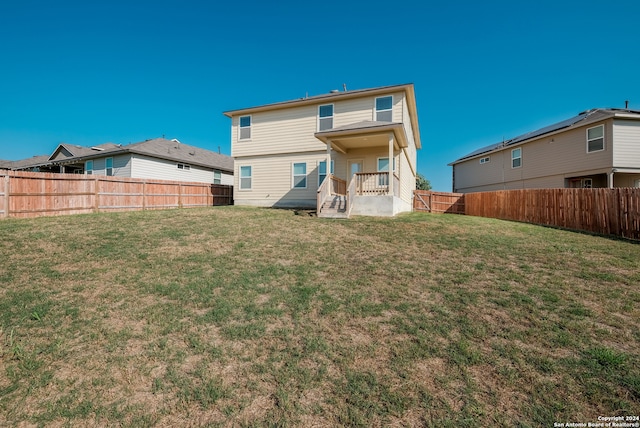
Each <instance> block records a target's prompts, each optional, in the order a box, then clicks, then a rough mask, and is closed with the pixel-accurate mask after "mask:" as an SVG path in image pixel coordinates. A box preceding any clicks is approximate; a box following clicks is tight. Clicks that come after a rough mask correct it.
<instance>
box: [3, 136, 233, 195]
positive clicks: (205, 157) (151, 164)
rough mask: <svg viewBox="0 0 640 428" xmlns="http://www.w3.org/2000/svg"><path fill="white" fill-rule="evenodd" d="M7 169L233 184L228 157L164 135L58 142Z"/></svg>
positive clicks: (231, 166)
mask: <svg viewBox="0 0 640 428" xmlns="http://www.w3.org/2000/svg"><path fill="white" fill-rule="evenodd" d="M8 168H9V169H14V170H27V171H41V172H60V173H71V174H73V173H76V174H97V175H107V176H115V177H131V178H151V179H162V180H175V181H192V182H200V183H214V184H226V185H233V159H232V158H231V157H230V156H226V155H222V154H219V153H215V152H212V151H210V150H204V149H201V148H198V147H193V146H188V145H186V144H182V143H180V142H179V141H178V140H175V139H174V140H167V139H164V138H155V139H152V140H147V141H143V142H140V143H134V144H128V145H121V144H113V143H106V144H101V145H98V146H93V147H82V146H76V145H72V144H60V145H59V146H58V147H57V148H56V150H55V151H54V152H53V154H51V155H50V156H35V157H33V158H29V159H24V160H20V161H13V162H11V163H10V165H9V166H8Z"/></svg>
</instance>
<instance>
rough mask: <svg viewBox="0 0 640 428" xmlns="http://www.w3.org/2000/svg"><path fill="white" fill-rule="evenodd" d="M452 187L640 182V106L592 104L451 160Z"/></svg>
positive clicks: (482, 188) (632, 184)
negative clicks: (531, 129) (625, 106)
mask: <svg viewBox="0 0 640 428" xmlns="http://www.w3.org/2000/svg"><path fill="white" fill-rule="evenodd" d="M449 165H451V166H452V167H453V191H454V192H461V193H468V192H482V191H491V190H502V189H524V188H565V187H583V188H589V187H610V188H613V187H640V111H634V110H628V109H593V110H588V111H585V112H582V113H580V114H578V115H577V116H575V117H572V118H570V119H567V120H565V121H562V122H559V123H556V124H553V125H550V126H548V127H545V128H542V129H539V130H537V131H533V132H530V133H528V134H524V135H521V136H519V137H517V138H514V139H512V140H507V141H504V142H502V143H499V144H494V145H491V146H488V147H483V148H481V149H479V150H476V151H474V152H472V153H469V154H468V155H466V156H463V157H461V158H460V159H458V160H456V161H454V162H452V163H450V164H449Z"/></svg>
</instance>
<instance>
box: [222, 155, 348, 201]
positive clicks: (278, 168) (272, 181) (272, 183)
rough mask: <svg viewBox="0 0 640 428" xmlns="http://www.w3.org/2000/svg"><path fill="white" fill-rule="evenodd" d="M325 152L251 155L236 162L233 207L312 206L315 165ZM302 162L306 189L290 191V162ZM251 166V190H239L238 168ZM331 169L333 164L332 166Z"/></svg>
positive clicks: (315, 174)
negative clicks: (305, 175) (304, 165)
mask: <svg viewBox="0 0 640 428" xmlns="http://www.w3.org/2000/svg"><path fill="white" fill-rule="evenodd" d="M326 159H327V152H326V151H324V152H315V153H296V154H283V155H273V156H252V157H244V158H241V159H236V161H235V174H234V175H235V179H234V201H235V204H236V205H254V206H294V207H305V206H309V207H315V206H316V196H317V192H318V164H319V163H320V162H321V161H324V160H326ZM301 162H303V163H306V165H307V187H306V189H294V188H293V186H292V168H293V164H294V163H301ZM242 166H250V167H251V189H250V190H242V189H240V167H242ZM334 168H337V165H335V164H334Z"/></svg>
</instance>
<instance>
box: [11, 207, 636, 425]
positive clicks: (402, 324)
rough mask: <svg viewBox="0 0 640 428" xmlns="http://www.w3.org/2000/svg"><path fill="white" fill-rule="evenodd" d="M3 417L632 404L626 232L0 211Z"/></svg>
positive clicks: (37, 420)
mask: <svg viewBox="0 0 640 428" xmlns="http://www.w3.org/2000/svg"><path fill="white" fill-rule="evenodd" d="M0 237H1V241H0V260H1V264H0V287H1V288H0V426H15V425H20V424H22V425H24V426H33V425H36V426H37V425H40V426H49V425H54V426H95V425H99V426H136V427H140V426H155V425H158V426H184V425H188V426H238V427H245V426H246V427H249V426H363V427H369V426H438V427H477V426H487V427H488V426H498V427H500V426H504V427H513V426H521V427H527V426H531V427H538V426H553V423H554V422H562V423H565V422H583V423H586V422H597V417H598V416H601V415H602V416H615V415H638V414H640V289H639V288H638V284H640V245H637V244H634V243H631V242H625V241H616V240H611V239H608V238H603V237H597V236H590V235H586V234H578V233H572V232H567V231H561V230H555V229H551V228H543V227H537V226H531V225H526V224H520V223H510V222H504V221H499V220H491V219H482V218H475V217H464V216H453V215H430V214H420V213H413V214H409V215H402V216H399V217H397V218H394V219H380V218H355V219H351V220H348V221H335V220H333V221H332V220H324V219H318V218H314V217H308V216H302V215H294V213H293V212H291V211H286V210H267V209H248V208H240V207H216V208H210V209H191V210H171V211H146V212H135V213H122V214H95V215H80V216H67V217H56V218H39V219H29V220H15V219H9V220H2V221H0Z"/></svg>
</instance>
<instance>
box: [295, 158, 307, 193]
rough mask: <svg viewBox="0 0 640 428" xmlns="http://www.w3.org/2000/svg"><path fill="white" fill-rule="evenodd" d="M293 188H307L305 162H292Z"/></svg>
mask: <svg viewBox="0 0 640 428" xmlns="http://www.w3.org/2000/svg"><path fill="white" fill-rule="evenodd" d="M293 188H294V189H306V188H307V164H306V163H294V164H293Z"/></svg>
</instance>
